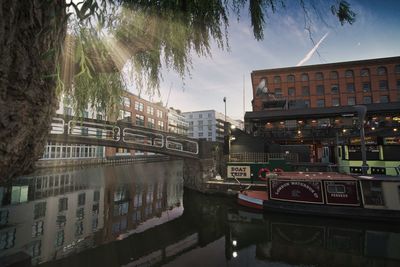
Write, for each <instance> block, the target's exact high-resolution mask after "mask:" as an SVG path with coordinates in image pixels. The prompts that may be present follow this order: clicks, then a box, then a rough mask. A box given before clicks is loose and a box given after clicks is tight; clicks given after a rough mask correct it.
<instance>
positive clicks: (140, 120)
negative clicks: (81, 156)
mask: <svg viewBox="0 0 400 267" xmlns="http://www.w3.org/2000/svg"><path fill="white" fill-rule="evenodd" d="M118 120H127V121H129V122H131V123H133V124H135V125H136V126H140V127H145V128H150V129H156V130H160V131H167V130H168V109H167V108H165V107H164V106H162V104H161V103H152V102H149V101H146V100H144V99H142V98H140V97H138V96H137V95H134V94H131V93H129V92H127V93H126V94H125V96H124V97H123V98H122V103H121V106H120V110H119V116H118ZM142 154H143V153H142V152H140V151H129V150H128V149H122V148H111V147H108V148H106V156H107V157H110V156H129V155H142Z"/></svg>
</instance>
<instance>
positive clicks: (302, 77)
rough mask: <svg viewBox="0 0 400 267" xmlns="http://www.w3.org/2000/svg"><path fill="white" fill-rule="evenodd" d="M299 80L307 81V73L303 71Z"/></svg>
mask: <svg viewBox="0 0 400 267" xmlns="http://www.w3.org/2000/svg"><path fill="white" fill-rule="evenodd" d="M301 81H302V82H308V74H307V73H303V74H302V75H301Z"/></svg>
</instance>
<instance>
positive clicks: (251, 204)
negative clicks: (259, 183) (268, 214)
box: [237, 191, 267, 210]
mask: <svg viewBox="0 0 400 267" xmlns="http://www.w3.org/2000/svg"><path fill="white" fill-rule="evenodd" d="M266 197H267V193H266V192H262V191H244V192H239V193H238V199H237V202H238V204H239V205H241V206H245V207H248V208H253V209H257V210H263V209H264V201H265V200H266V199H267V198H266Z"/></svg>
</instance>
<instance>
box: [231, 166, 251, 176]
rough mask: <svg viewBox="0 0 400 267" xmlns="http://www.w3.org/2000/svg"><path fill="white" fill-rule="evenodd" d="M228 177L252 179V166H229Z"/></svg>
mask: <svg viewBox="0 0 400 267" xmlns="http://www.w3.org/2000/svg"><path fill="white" fill-rule="evenodd" d="M227 168H228V169H227V176H228V178H237V179H250V166H228V167H227Z"/></svg>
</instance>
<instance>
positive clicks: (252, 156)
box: [228, 152, 299, 163]
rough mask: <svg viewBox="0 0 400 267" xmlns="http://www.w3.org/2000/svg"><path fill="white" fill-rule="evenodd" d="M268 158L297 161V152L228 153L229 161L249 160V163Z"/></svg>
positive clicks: (261, 161) (267, 159)
mask: <svg viewBox="0 0 400 267" xmlns="http://www.w3.org/2000/svg"><path fill="white" fill-rule="evenodd" d="M270 160H285V161H289V162H298V161H299V157H298V154H297V153H261V152H243V153H230V154H229V158H228V161H229V162H251V163H266V162H269V161H270Z"/></svg>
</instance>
